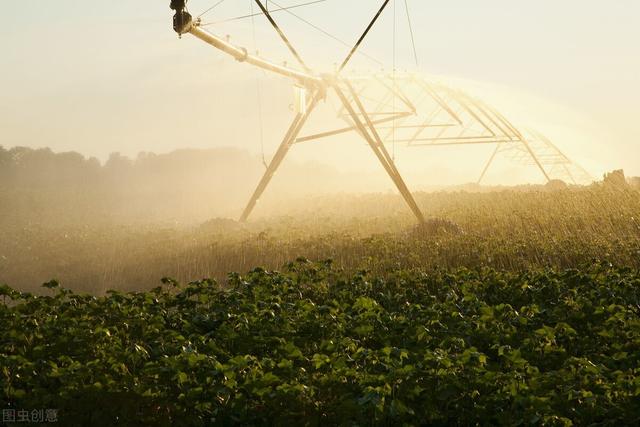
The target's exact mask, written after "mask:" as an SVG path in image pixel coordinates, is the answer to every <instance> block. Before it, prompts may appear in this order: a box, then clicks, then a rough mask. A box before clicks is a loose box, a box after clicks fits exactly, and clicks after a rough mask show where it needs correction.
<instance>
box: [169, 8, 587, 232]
mask: <svg viewBox="0 0 640 427" xmlns="http://www.w3.org/2000/svg"><path fill="white" fill-rule="evenodd" d="M255 1H256V3H257V4H258V5H259V6H260V9H261V10H262V12H263V13H264V15H265V16H266V17H267V19H268V20H269V22H270V23H271V25H272V26H273V27H274V29H275V30H276V31H277V33H278V35H279V36H280V38H281V39H282V41H283V42H284V43H285V44H286V46H287V47H288V48H289V50H290V51H291V52H292V54H293V55H294V57H295V58H296V59H297V60H298V62H299V64H300V65H301V67H302V68H303V70H302V71H300V70H297V69H294V68H291V67H289V66H286V65H279V64H276V63H275V62H272V61H268V60H266V59H263V58H261V57H259V56H257V55H252V54H249V52H248V51H247V49H245V48H242V47H238V46H234V45H232V44H231V43H229V42H228V40H225V39H223V38H221V37H218V36H216V35H214V34H212V33H210V32H208V31H206V30H204V29H203V28H201V27H200V25H199V21H195V22H189V23H188V24H187V25H185V26H184V28H182V29H181V31H180V34H183V33H190V34H192V35H193V36H195V37H197V38H198V39H200V40H202V41H204V42H205V43H207V44H209V45H211V46H213V47H215V48H216V49H219V50H221V51H223V52H225V53H227V54H228V55H230V56H232V57H233V58H235V59H236V60H238V61H240V62H247V63H248V64H251V65H253V66H256V67H258V68H262V69H264V70H267V71H270V72H272V73H275V74H278V75H281V76H284V77H287V78H289V79H292V80H293V81H294V82H295V84H296V85H297V86H300V87H303V88H304V90H305V91H306V92H307V93H308V94H309V97H308V101H306V104H305V106H304V107H305V108H303V109H301V111H299V112H297V114H296V115H295V117H294V118H293V120H292V122H291V124H290V126H289V128H288V130H287V132H286V134H285V136H284V138H283V140H282V142H281V143H280V145H279V147H278V149H277V150H276V152H275V154H274V156H273V158H272V159H271V162H270V163H269V164H268V165H267V168H266V171H265V172H264V174H263V176H262V178H261V179H260V181H259V183H258V185H257V187H256V189H255V191H254V192H253V194H252V196H251V198H250V199H249V202H248V203H247V205H246V207H245V209H244V211H243V212H242V215H241V217H240V221H243V222H244V221H246V220H247V219H248V218H249V216H250V215H251V213H252V212H253V210H254V208H255V206H256V204H257V203H258V200H259V199H260V197H262V195H263V194H264V192H265V190H266V189H267V187H268V185H269V183H270V182H271V179H272V178H273V176H274V175H275V173H276V172H277V170H278V168H279V167H280V165H281V164H282V162H283V160H284V159H285V157H286V155H287V153H288V152H289V150H290V149H291V147H292V146H293V145H295V144H298V143H302V142H309V141H316V140H320V139H323V138H328V137H332V136H336V135H341V134H346V133H350V132H355V133H357V134H358V135H360V136H361V137H362V138H363V139H364V141H365V142H366V143H367V144H368V145H369V147H370V148H371V150H372V151H373V153H374V155H375V156H376V157H377V159H378V160H379V161H380V163H381V165H382V167H383V168H384V170H385V171H386V172H387V174H388V175H389V177H390V178H391V180H392V181H393V183H394V185H395V186H396V188H397V189H398V191H399V192H400V194H401V195H402V197H403V199H404V200H405V202H406V203H407V205H408V207H409V208H410V210H411V211H412V213H413V214H414V215H415V217H416V219H417V220H418V222H420V223H423V222H424V221H425V217H424V215H423V213H422V211H421V210H420V208H419V206H418V204H417V203H416V201H415V199H414V197H413V195H412V193H411V191H410V190H409V188H408V187H407V185H406V183H405V182H404V180H403V178H402V176H401V174H400V172H399V171H398V169H397V167H396V165H395V162H394V159H393V157H392V156H391V155H390V153H389V151H388V149H387V147H386V145H387V144H390V143H393V144H404V145H406V146H410V147H434V146H447V145H473V144H495V149H494V150H493V152H492V154H491V156H490V158H489V159H488V161H487V163H486V164H485V166H484V168H483V169H482V172H481V174H480V177H479V179H478V183H480V182H481V181H482V180H483V179H484V178H485V176H486V174H487V172H488V170H489V169H490V167H491V165H492V164H493V162H494V161H495V159H496V157H497V156H498V154H500V153H505V155H506V156H507V157H510V158H511V159H513V160H515V161H519V162H522V163H524V164H531V165H534V166H535V167H537V168H538V169H539V171H540V172H541V173H542V175H543V176H544V178H545V179H546V180H547V181H551V180H552V179H563V180H565V181H569V182H573V183H578V182H586V181H592V179H591V177H590V176H589V174H588V173H587V172H586V171H585V170H584V169H582V168H581V167H579V166H577V165H575V164H574V163H573V162H572V161H571V160H570V159H569V158H568V157H567V156H565V155H564V154H563V153H562V152H561V151H560V150H559V149H558V148H557V147H556V146H555V145H554V144H553V143H552V142H551V141H550V140H549V139H548V138H546V137H545V136H544V135H542V134H541V133H539V132H536V131H533V130H526V131H523V130H520V129H519V128H517V127H516V126H515V125H514V124H513V123H512V122H511V121H509V120H508V119H507V118H506V117H505V116H504V115H502V114H501V113H500V112H498V111H497V110H496V109H494V108H493V107H491V106H490V105H488V104H486V103H485V102H483V101H481V100H479V99H477V98H474V97H472V96H470V95H469V94H467V93H465V92H462V91H460V90H456V89H453V88H451V87H448V86H447V85H444V84H441V83H437V82H433V81H429V80H427V79H426V78H424V77H422V76H418V75H415V74H407V73H396V72H394V73H393V74H392V75H388V74H387V75H385V74H376V75H367V76H349V77H344V76H343V75H341V71H342V70H343V69H344V68H345V66H346V65H347V63H348V61H349V59H350V58H351V57H352V56H353V54H354V52H355V51H356V50H357V48H358V46H359V45H360V44H361V43H362V41H363V39H364V38H365V37H366V35H367V33H368V31H369V30H370V29H371V27H372V26H373V24H374V23H375V21H376V20H377V18H378V17H379V16H380V14H381V13H382V11H383V10H384V8H385V7H386V5H387V4H388V0H386V1H385V2H384V3H383V4H382V7H381V8H380V10H379V11H378V13H377V14H376V16H375V17H374V18H373V20H372V21H371V22H370V24H369V26H368V27H367V29H366V30H365V32H364V33H363V35H362V36H361V37H360V39H359V40H358V42H357V43H356V45H355V46H354V48H353V49H352V50H351V52H350V53H349V55H348V56H347V58H346V59H345V61H344V62H343V63H342V65H341V67H340V70H339V71H338V72H337V73H335V74H330V75H329V74H323V75H318V74H314V73H313V72H312V71H311V70H310V69H309V68H308V67H307V66H306V64H305V63H304V62H303V60H302V59H301V57H300V56H299V54H298V52H297V51H296V50H295V49H294V48H293V46H292V45H291V43H290V41H289V40H288V39H287V38H286V36H285V35H284V33H283V32H282V30H281V29H280V28H279V27H278V26H277V23H276V22H275V21H274V20H273V18H272V16H271V15H270V14H269V12H268V10H267V9H266V8H265V7H264V6H263V5H262V2H261V1H260V0H255ZM330 93H333V94H335V96H336V97H337V99H338V100H339V102H340V108H339V111H338V117H339V118H340V119H342V120H343V121H345V122H346V124H347V125H346V127H341V128H337V129H331V130H327V131H323V132H320V133H315V134H310V135H302V136H301V132H302V129H303V128H304V126H305V124H306V123H307V121H308V120H309V118H310V116H311V115H312V114H313V112H314V111H315V109H316V107H317V105H318V103H319V102H320V101H321V100H323V99H326V97H327V96H328V95H329V94H330ZM397 101H399V104H400V105H399V106H400V108H396V102H397Z"/></svg>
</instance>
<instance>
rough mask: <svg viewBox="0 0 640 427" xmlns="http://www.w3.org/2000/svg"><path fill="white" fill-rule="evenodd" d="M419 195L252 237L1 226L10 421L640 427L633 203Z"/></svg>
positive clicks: (352, 205) (564, 192)
mask: <svg viewBox="0 0 640 427" xmlns="http://www.w3.org/2000/svg"><path fill="white" fill-rule="evenodd" d="M417 198H418V201H419V203H420V204H421V206H422V207H423V208H424V209H425V212H426V213H427V214H428V216H429V217H430V218H431V219H430V220H429V221H428V222H427V224H425V225H423V226H421V227H416V226H415V225H414V224H413V220H412V217H411V216H410V213H408V212H405V210H404V207H403V205H402V202H401V200H399V199H398V197H397V196H393V195H383V194H378V195H362V196H353V197H352V196H344V197H343V196H325V197H315V198H309V199H305V200H302V201H300V202H299V203H298V204H297V205H294V206H292V205H289V206H287V209H286V210H284V209H282V210H280V211H279V210H278V207H277V206H275V207H271V208H270V209H271V210H270V211H269V214H268V215H267V214H264V215H263V216H262V217H261V218H259V219H257V220H255V221H253V222H251V223H249V224H239V223H236V222H235V221H232V220H224V219H214V220H210V221H207V222H205V223H202V224H199V225H197V226H183V225H175V224H174V225H171V224H166V223H164V224H160V223H159V224H157V225H149V224H146V225H144V226H139V225H136V224H128V225H122V224H114V223H108V222H104V223H95V224H88V223H85V224H82V223H78V224H75V225H74V224H68V225H65V226H61V225H58V226H50V225H47V224H46V223H45V222H42V223H37V224H36V223H29V224H27V223H24V222H22V223H20V222H19V221H15V222H14V223H7V224H6V225H5V226H4V227H3V228H2V242H3V249H2V250H3V251H4V252H3V256H2V261H1V264H0V266H1V270H0V272H1V273H2V275H1V276H0V280H1V281H4V282H6V283H7V284H8V285H3V287H2V288H1V295H2V300H3V304H0V322H1V324H2V325H3V329H2V333H1V334H0V349H1V350H0V384H1V387H2V390H1V391H0V392H1V393H2V394H1V398H0V399H1V400H2V401H3V402H4V404H3V407H4V408H57V409H58V415H59V420H60V422H61V423H65V420H66V422H67V423H70V424H74V425H75V424H78V425H79V424H83V425H118V424H121V425H195V426H198V425H230V424H235V425H273V424H276V425H282V424H286V423H295V424H303V425H416V424H417V425H452V424H453V425H475V424H491V425H560V426H570V425H611V426H618V425H637V424H638V423H639V422H640V368H639V366H640V363H639V362H640V361H639V356H640V270H639V267H640V193H639V192H638V189H637V188H633V187H631V186H622V187H616V186H611V185H607V184H606V183H599V184H594V185H592V186H591V187H575V188H565V189H549V188H544V187H532V188H521V189H504V190H502V191H493V192H485V193H482V192H476V193H473V192H462V191H460V192H451V193H444V192H442V193H424V194H419V195H418V197H417ZM265 209H266V208H265ZM57 224H58V223H57ZM5 254H6V255H5ZM34 260H37V262H34ZM53 278H55V279H57V280H51V279H53ZM161 279H162V280H161ZM42 283H45V285H44V287H43V286H41V284H42ZM9 285H11V286H9ZM65 424H66V423H65Z"/></svg>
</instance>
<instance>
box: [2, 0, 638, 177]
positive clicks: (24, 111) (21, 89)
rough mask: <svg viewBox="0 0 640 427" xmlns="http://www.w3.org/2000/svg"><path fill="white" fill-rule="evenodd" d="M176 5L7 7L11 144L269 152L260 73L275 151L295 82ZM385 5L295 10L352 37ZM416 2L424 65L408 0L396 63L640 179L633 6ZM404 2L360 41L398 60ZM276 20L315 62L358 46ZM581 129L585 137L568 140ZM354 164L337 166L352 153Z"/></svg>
mask: <svg viewBox="0 0 640 427" xmlns="http://www.w3.org/2000/svg"><path fill="white" fill-rule="evenodd" d="M168 3H169V2H168V1H151V0H144V1H136V2H135V3H134V2H117V3H114V2H106V1H101V2H91V3H86V2H79V1H72V0H62V1H56V2H46V3H45V2H41V1H34V0H23V1H21V2H15V3H11V4H10V5H8V6H7V7H5V9H4V10H5V11H6V13H7V14H8V16H9V17H10V19H8V20H7V22H6V23H5V26H4V27H3V29H2V30H0V35H1V36H2V37H0V49H1V50H2V52H3V56H2V59H0V65H2V70H3V79H2V80H0V89H1V91H2V94H3V95H2V98H0V111H1V112H2V114H1V115H0V128H2V129H3V135H4V138H3V139H2V141H0V144H1V145H3V146H5V147H11V146H16V145H21V146H29V147H44V146H48V147H51V148H52V149H53V150H55V151H70V150H73V151H78V152H80V153H82V154H84V155H87V156H97V157H99V158H100V159H102V160H104V159H105V158H106V157H107V156H108V154H109V153H111V152H116V151H117V152H122V153H123V154H126V155H130V156H131V155H135V154H136V153H138V152H140V151H154V152H159V153H161V152H166V151H171V150H174V149H180V148H209V147H223V146H232V147H236V148H240V149H246V150H249V151H250V152H252V153H258V152H259V151H260V150H261V148H260V143H259V132H258V123H259V115H258V111H257V108H256V105H255V104H256V102H255V100H256V93H255V86H256V78H257V77H260V79H262V85H263V87H264V89H263V90H264V97H265V98H267V100H266V101H265V103H270V105H273V108H272V109H270V111H263V120H264V122H265V123H266V125H265V129H264V133H265V142H264V145H265V150H266V152H267V155H268V156H270V155H271V153H272V152H273V151H274V150H275V147H277V145H278V143H279V141H280V137H281V134H282V129H283V127H286V125H287V121H288V117H287V114H288V111H287V110H286V108H282V107H281V104H282V105H286V102H287V99H288V97H290V89H289V88H288V86H290V85H289V83H288V82H286V81H282V80H280V79H277V78H267V77H264V76H262V74H261V73H259V72H256V71H255V70H253V69H251V67H249V66H247V65H246V64H237V63H235V61H233V60H232V59H231V58H228V57H226V56H225V55H224V54H222V53H221V52H218V51H215V50H214V49H212V48H210V47H209V46H206V45H204V44H203V43H202V42H200V41H198V40H196V39H194V38H193V37H190V36H188V35H187V36H184V37H183V39H182V40H178V38H177V37H176V35H175V33H173V31H172V30H171V11H170V10H169V8H168ZM213 3H214V2H213V1H201V0H192V1H191V2H190V10H191V12H192V13H193V14H194V15H197V14H199V13H200V12H201V11H203V10H205V9H206V8H207V7H209V6H211V5H213ZM226 3H228V4H222V5H221V6H220V7H219V8H218V9H216V10H214V11H212V12H211V13H210V14H207V15H205V16H204V17H203V19H205V20H207V19H210V20H212V21H216V20H217V19H224V18H225V17H228V16H234V15H242V14H243V13H246V12H247V11H249V10H250V2H249V1H248V0H247V1H246V2H233V1H231V0H227V2H226ZM296 3H299V2H294V1H285V0H280V1H278V2H277V4H280V5H283V6H287V5H292V4H296ZM380 3H381V2H380V1H365V0H359V1H353V2H349V3H348V4H344V2H339V1H338V0H329V1H326V2H324V3H322V4H318V5H313V6H308V7H305V8H300V9H297V10H296V11H295V13H296V14H298V15H300V16H302V17H304V18H305V19H308V20H309V21H311V22H313V23H314V24H316V25H318V26H320V27H322V28H323V29H326V30H327V31H329V32H331V33H332V34H335V35H336V36H338V37H339V38H341V39H343V40H345V41H349V42H353V41H354V40H355V39H356V38H357V36H358V35H359V34H360V32H361V31H362V29H363V28H364V26H365V25H366V24H367V22H368V20H369V19H370V18H371V17H372V15H373V14H374V12H375V10H376V9H377V8H378V7H379V5H380ZM408 3H409V7H410V10H411V12H412V15H411V16H412V23H413V27H414V31H415V38H416V48H417V52H418V58H419V66H418V67H416V66H415V64H414V60H413V53H412V51H411V45H410V41H409V38H408V32H407V25H406V16H405V9H404V2H403V1H397V2H396V11H395V14H396V26H397V32H396V55H395V57H396V65H397V67H398V68H400V69H404V68H407V69H409V70H419V71H420V72H424V73H427V74H431V75H443V76H447V77H448V78H456V81H461V82H467V83H466V86H465V83H462V85H463V86H465V87H467V86H469V87H477V86H482V88H483V89H482V90H481V92H482V93H483V96H484V95H486V94H488V95H486V96H488V98H492V97H494V98H495V102H497V103H498V104H499V105H500V106H501V109H502V111H503V112H504V113H505V114H507V115H509V114H510V112H511V111H512V110H519V111H517V112H514V113H513V114H520V115H524V116H525V117H526V116H527V115H529V116H530V117H531V121H532V122H535V123H536V124H540V125H541V126H542V127H544V126H545V125H547V124H548V125H549V126H550V127H551V128H553V127H554V126H555V128H559V127H563V128H564V131H566V132H565V133H562V132H561V131H558V134H557V135H554V136H555V137H556V143H557V144H558V145H559V146H560V147H561V148H565V149H566V151H568V152H569V153H568V154H569V155H570V157H573V158H575V159H576V160H577V161H578V162H579V163H580V162H581V163H584V164H585V166H586V167H588V168H590V170H591V171H592V172H594V174H599V173H601V172H603V171H606V170H611V169H614V168H624V169H625V172H626V173H627V174H628V175H640V164H639V163H638V161H637V159H638V158H640V150H639V149H638V142H639V141H640V127H639V126H638V124H637V123H636V121H635V119H636V117H637V115H638V113H640V107H639V106H638V101H637V100H638V99H640V52H639V49H638V46H637V40H639V39H640V28H638V26H637V21H638V18H640V4H639V3H638V2H637V1H632V0H620V1H616V2H615V3H610V4H607V5H606V7H605V6H604V5H603V3H602V2H598V1H577V0H568V1H564V2H557V1H556V2H552V1H550V0H544V1H540V2H536V3H535V4H533V3H527V4H524V3H517V2H509V1H506V0H492V1H485V2H482V5H480V4H478V3H479V2H472V1H469V0H467V1H463V0H457V1H450V2H446V3H444V2H442V3H436V2H424V1H422V2H418V1H416V0H409V2H408ZM393 13H394V12H393V7H391V8H390V9H389V10H387V11H386V12H385V15H384V16H383V17H382V19H381V21H380V22H379V25H378V26H376V27H375V28H374V30H373V33H372V35H371V38H370V39H368V40H367V42H366V43H365V45H363V50H364V51H366V52H367V53H369V54H371V55H372V56H375V57H376V58H379V59H380V60H381V62H383V63H384V64H386V68H387V69H391V68H392V66H393V58H394V55H393V43H392V38H393V31H392V28H393V26H392V23H393ZM277 19H278V21H279V22H280V23H281V25H282V27H283V28H284V30H285V31H286V32H287V34H288V35H290V38H291V39H292V41H294V43H295V44H296V47H298V48H299V50H300V52H301V54H302V55H303V57H305V58H306V59H308V62H309V63H310V64H313V65H314V66H318V67H320V68H321V69H330V68H331V67H332V64H334V63H335V62H339V61H340V60H341V59H342V57H343V56H344V55H345V54H346V51H347V50H348V48H346V47H345V46H341V45H340V44H337V43H335V42H333V41H332V40H330V39H327V38H326V37H324V36H323V35H322V34H319V33H317V32H316V31H315V30H312V29H309V28H308V27H307V26H305V25H304V24H300V22H299V21H297V20H296V19H295V18H293V17H291V16H290V15H288V14H286V13H279V14H278V15H277ZM255 22H256V31H257V39H258V41H259V46H258V48H259V49H260V50H261V51H263V52H264V54H265V56H271V57H273V58H274V59H288V58H287V57H286V56H285V53H286V52H283V50H282V48H281V46H280V45H279V43H278V40H277V39H276V38H275V36H274V34H273V33H272V31H271V30H270V29H269V28H268V24H265V22H264V19H262V20H261V19H259V18H257V19H256V21H255ZM208 29H210V30H211V31H214V32H216V33H218V34H222V35H224V34H227V33H226V31H229V34H232V39H233V40H234V41H237V42H238V44H240V45H243V46H247V47H249V46H251V44H252V43H253V40H252V37H251V31H252V27H251V25H250V21H246V20H245V21H241V23H240V24H238V25H227V24H224V25H219V26H215V25H214V26H212V27H208ZM320 43H321V44H320ZM372 67H373V68H375V67H376V65H375V64H372V63H371V62H370V61H368V60H366V59H365V58H363V57H362V56H359V57H358V58H357V60H356V61H354V68H355V69H363V70H364V69H368V68H372ZM478 82H479V83H478ZM498 89H499V90H498ZM498 92H502V93H503V94H504V93H506V92H509V93H511V94H512V95H511V96H510V98H511V99H510V100H508V101H505V102H503V103H502V104H501V103H500V100H501V99H505V98H509V96H506V97H505V96H499V94H498ZM472 93H473V91H472ZM492 100H493V99H492ZM525 107H528V108H530V110H527V108H525ZM523 111H524V112H523ZM569 130H571V131H574V132H575V134H574V135H579V137H568V136H566V135H568V134H569V133H570V132H569ZM585 135H586V137H583V136H585ZM585 141H586V142H585ZM347 153H349V152H347ZM354 153H355V152H354ZM459 153H460V152H458V151H456V155H459ZM324 154H326V153H322V156H319V154H318V152H317V151H316V152H314V151H312V150H311V151H308V152H305V151H304V150H301V151H300V153H298V154H294V157H295V156H298V158H299V159H302V160H309V159H316V158H318V157H320V158H319V161H321V162H325V160H327V158H326V157H325V156H324ZM353 155H355V154H353ZM447 155H449V156H450V157H452V156H453V155H452V154H448V153H441V155H439V157H438V159H439V160H438V161H441V159H446V158H447ZM347 157H348V155H347ZM405 159H406V156H405ZM347 160H348V161H346V162H343V164H340V163H339V162H338V164H337V165H336V166H338V167H343V168H344V167H346V166H345V164H347V163H349V164H350V163H352V162H351V161H350V160H349V159H347ZM403 161H404V162H405V167H406V168H408V173H411V172H412V170H417V169H419V168H420V167H423V166H424V165H427V164H428V161H429V160H428V158H427V159H426V160H424V162H425V163H420V164H411V162H410V161H409V160H406V161H405V160H403V158H402V157H401V158H400V160H399V162H400V164H401V165H402V162H403ZM327 163H331V162H330V161H329V160H327ZM357 167H362V168H365V169H367V168H370V167H371V168H373V167H375V161H373V162H372V161H371V158H367V159H366V161H363V163H362V165H360V164H358V165H357ZM454 167H455V164H454V163H451V168H454Z"/></svg>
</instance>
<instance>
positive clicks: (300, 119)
mask: <svg viewBox="0 0 640 427" xmlns="http://www.w3.org/2000/svg"><path fill="white" fill-rule="evenodd" d="M319 100H320V92H319V91H315V93H314V94H313V97H312V98H311V99H310V100H309V102H308V105H307V109H306V111H305V112H304V113H302V112H300V113H298V114H296V116H295V118H294V119H293V122H291V126H289V130H288V131H287V133H286V134H285V137H284V139H283V140H282V143H281V144H280V147H278V151H276V154H275V155H274V156H273V159H271V162H270V163H269V166H267V170H266V171H265V172H264V175H262V179H260V182H259V183H258V186H257V187H256V189H255V191H254V192H253V195H252V196H251V199H250V200H249V203H247V206H246V207H245V209H244V211H243V212H242V216H240V222H246V221H247V218H249V215H251V212H252V211H253V209H254V208H255V206H256V203H257V202H258V200H259V199H260V197H261V196H262V193H264V190H266V188H267V186H268V185H269V182H271V179H272V178H273V175H275V173H276V171H277V170H278V168H279V167H280V164H282V161H283V160H284V158H285V156H286V155H287V153H288V152H289V149H290V148H291V145H293V144H294V142H295V140H296V138H297V137H298V135H299V134H300V131H301V130H302V127H303V126H304V124H305V123H306V121H307V119H308V118H309V115H310V114H311V112H312V111H313V109H314V108H315V106H316V105H317V103H318V101H319Z"/></svg>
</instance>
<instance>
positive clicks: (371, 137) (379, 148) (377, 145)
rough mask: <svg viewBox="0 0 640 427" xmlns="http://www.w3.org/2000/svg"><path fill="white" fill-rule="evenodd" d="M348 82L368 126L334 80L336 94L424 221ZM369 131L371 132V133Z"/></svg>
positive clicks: (419, 217)
mask: <svg viewBox="0 0 640 427" xmlns="http://www.w3.org/2000/svg"><path fill="white" fill-rule="evenodd" d="M346 84H347V86H348V88H349V91H350V92H351V95H352V97H353V100H354V102H355V104H356V105H357V107H358V109H359V110H360V113H361V114H362V116H363V117H364V118H365V120H366V126H365V124H364V123H362V121H361V120H360V117H359V115H358V113H357V112H356V111H355V109H354V108H353V106H352V105H351V102H349V100H348V99H347V97H346V96H345V94H344V92H342V89H340V87H339V85H338V83H337V82H334V83H333V88H334V90H335V91H336V94H337V95H338V97H339V98H340V101H341V102H342V104H343V105H344V107H345V109H346V110H347V112H348V113H349V114H350V115H351V119H352V120H353V122H354V124H355V125H356V127H357V129H358V131H359V132H360V134H361V135H362V137H363V138H364V139H365V140H366V141H367V143H368V144H369V146H370V147H371V149H372V150H373V152H374V154H375V155H376V156H377V157H378V160H379V161H380V163H382V166H383V167H384V169H385V170H386V171H387V173H388V174H389V176H390V177H391V180H392V181H393V182H394V184H395V185H396V187H397V188H398V190H399V191H400V194H401V195H402V197H403V198H404V200H405V202H406V203H407V204H408V205H409V208H410V209H411V211H412V212H413V214H414V215H415V216H416V218H417V219H418V222H420V223H424V222H425V218H424V215H423V214H422V211H421V210H420V208H419V207H418V204H417V203H416V201H415V199H414V198H413V195H412V194H411V192H410V191H409V189H408V188H407V186H406V184H405V183H404V181H403V180H402V177H401V176H400V172H398V170H397V169H396V167H395V164H394V163H393V159H391V156H390V155H389V153H388V151H387V149H386V147H385V146H384V144H383V142H382V140H381V139H380V135H378V132H377V131H376V128H375V126H374V125H373V123H372V122H371V118H370V117H369V115H368V114H367V112H366V110H365V109H364V107H363V105H362V103H361V102H360V99H359V98H358V96H357V94H356V93H355V90H354V89H353V87H352V86H351V85H350V84H349V83H348V82H347V83H346ZM367 127H368V130H367ZM369 131H370V132H371V133H369Z"/></svg>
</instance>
